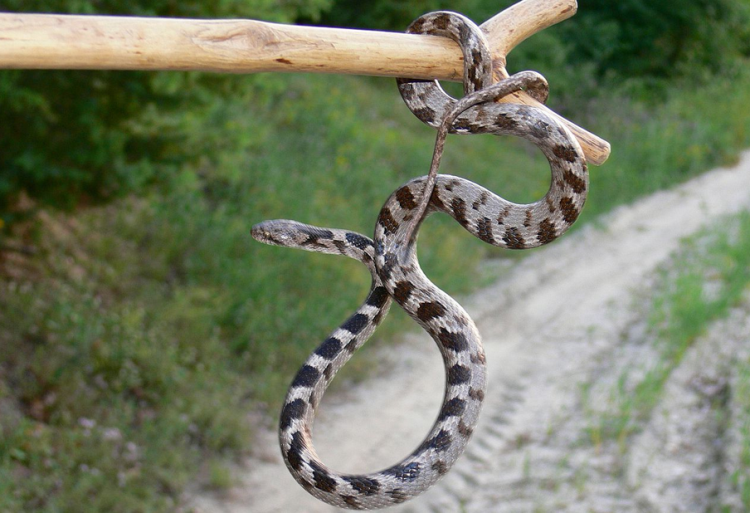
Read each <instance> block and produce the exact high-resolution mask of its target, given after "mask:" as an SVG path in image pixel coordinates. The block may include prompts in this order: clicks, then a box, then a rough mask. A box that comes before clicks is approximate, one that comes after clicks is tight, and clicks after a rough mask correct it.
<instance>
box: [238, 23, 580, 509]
mask: <svg viewBox="0 0 750 513" xmlns="http://www.w3.org/2000/svg"><path fill="white" fill-rule="evenodd" d="M409 31H410V32H413V33H429V34H437V35H443V36H447V37H451V38H452V39H454V40H456V41H457V42H458V43H459V44H460V45H461V48H462V51H463V53H464V62H465V66H464V68H465V69H464V89H465V94H466V95H465V97H464V98H463V99H461V100H455V99H453V98H451V97H450V96H448V95H447V94H446V93H445V92H443V90H442V89H441V88H440V86H439V85H438V84H437V82H435V81H421V80H410V79H399V80H398V84H399V89H400V91H401V94H402V96H403V98H404V100H405V102H406V103H407V105H408V106H409V108H410V109H411V110H412V111H413V112H414V113H415V114H416V115H417V116H418V117H419V118H420V119H421V120H422V121H424V122H425V123H428V124H430V125H432V126H436V127H438V129H439V130H438V137H437V142H436V149H435V153H434V155H433V162H432V166H431V168H430V174H429V175H427V176H425V177H420V178H416V179H413V180H411V181H409V182H408V183H406V184H405V185H403V186H402V187H400V188H399V189H397V190H396V191H395V192H394V193H393V194H392V195H391V196H390V197H389V198H388V200H387V201H386V203H385V205H384V206H383V208H382V210H381V211H380V214H379V216H378V219H377V223H376V225H375V236H374V238H373V239H370V238H368V237H366V236H364V235H361V234H359V233H354V232H350V231H346V230H340V229H327V228H318V227H314V226H310V225H305V224H302V223H298V222H296V221H288V220H273V221H265V222H262V223H260V224H258V225H256V226H254V227H253V229H252V236H253V237H254V238H255V239H257V240H259V241H261V242H264V243H267V244H272V245H278V246H286V247H294V248H301V249H305V250H309V251H317V252H321V253H330V254H336V255H345V256H348V257H351V258H354V259H356V260H358V261H360V262H362V263H363V264H364V265H365V266H367V268H368V269H369V271H370V273H371V274H372V287H371V289H370V293H369V295H368V296H367V298H366V299H365V301H364V303H363V304H362V305H361V306H360V307H359V309H358V310H357V311H356V312H355V313H354V314H353V315H352V316H351V317H349V318H348V319H347V320H346V321H345V322H344V323H343V324H341V326H339V327H338V328H337V329H336V330H334V332H333V333H331V335H330V336H329V337H328V338H327V339H326V340H325V341H324V342H323V343H322V344H321V345H320V346H319V347H318V348H317V349H316V350H315V351H314V352H313V353H312V354H311V355H310V356H309V357H308V359H307V360H306V361H305V364H304V365H303V366H302V368H301V369H300V370H299V372H298V373H297V375H296V377H295V378H294V381H293V382H292V384H291V387H290V388H289V391H288V393H287V396H286V399H285V401H284V406H283V409H282V412H281V423H280V430H279V438H280V443H281V452H282V455H283V458H284V461H285V462H286V465H287V467H288V468H289V471H290V472H291V473H292V475H293V476H294V478H295V479H296V480H297V481H298V482H299V483H300V484H301V485H302V486H303V487H304V488H305V489H306V490H307V491H308V492H310V493H311V494H312V495H314V496H315V497H317V498H319V499H321V500H323V501H325V502H327V503H330V504H333V505H336V506H340V507H345V508H351V509H376V508H382V507H387V506H391V505H394V504H398V503H401V502H404V501H406V500H408V499H410V498H412V497H414V496H416V495H418V494H420V493H422V492H424V491H425V490H426V489H427V488H429V487H430V486H431V485H432V484H434V483H435V482H436V481H437V480H438V479H439V478H440V477H441V476H443V475H444V474H445V473H446V472H447V471H448V470H449V469H450V467H451V466H452V465H453V463H454V462H455V461H456V459H457V458H458V457H459V455H460V454H461V453H462V452H463V450H464V448H465V446H466V444H467V443H468V441H469V438H470V437H471V434H472V431H473V429H474V426H475V424H476V422H477V419H478V416H479V412H480V409H481V405H482V401H483V399H484V394H485V384H486V370H485V356H484V351H483V348H482V344H481V340H480V336H479V333H478V331H477V329H476V327H475V325H474V323H473V321H472V320H471V318H470V317H469V316H468V314H467V313H466V312H465V311H464V310H463V309H462V308H461V306H460V305H459V304H458V303H457V302H456V301H454V300H453V299H452V298H451V297H450V296H448V295H447V294H446V293H444V292H443V291H441V290H440V289H438V288H437V287H436V286H435V285H434V284H433V283H431V282H430V281H429V279H428V278H427V277H426V276H425V275H424V273H423V272H422V270H421V269H420V267H419V263H418V261H417V255H416V239H417V232H418V228H419V226H420V225H421V223H422V221H423V220H424V218H425V217H427V216H428V215H430V214H431V213H433V212H445V213H447V214H448V215H450V216H452V217H453V218H454V219H455V220H456V221H458V223H459V224H460V225H461V226H463V227H464V228H465V229H466V230H467V231H469V232H470V233H471V234H472V235H474V236H475V237H478V238H479V239H481V240H483V241H485V242H487V243H489V244H493V245H495V246H500V247H506V248H511V249H525V248H531V247H536V246H539V245H542V244H546V243H548V242H550V241H552V240H554V239H555V238H557V237H558V236H559V235H560V234H562V233H563V232H564V231H565V230H566V229H567V228H568V227H569V226H570V225H571V224H572V223H573V222H574V221H575V220H576V218H577V217H578V215H579V213H580V210H581V208H582V206H583V203H584V201H585V197H586V190H587V187H588V175H587V169H586V163H585V160H584V158H583V154H582V152H581V149H580V147H579V145H578V143H577V141H576V140H575V138H574V137H573V136H572V135H571V134H570V132H568V130H567V129H566V128H565V127H563V126H562V125H561V124H560V123H559V122H557V121H556V120H555V119H553V118H552V117H550V116H548V115H547V114H545V113H544V112H543V111H542V110H539V109H537V108H533V107H528V106H523V105H517V104H509V103H502V104H501V103H496V102H494V101H492V100H494V99H497V98H498V97H500V96H503V95H504V94H508V93H509V92H512V91H515V90H518V89H521V88H523V89H527V90H529V92H530V93H532V94H534V95H535V96H536V97H537V98H539V99H541V100H544V99H545V98H546V82H545V81H544V79H543V78H542V77H541V76H540V75H538V74H536V73H532V72H523V73H519V74H517V75H514V76H513V77H510V78H509V79H506V80H505V81H501V82H499V83H498V84H494V85H493V84H492V66H491V58H490V53H489V50H488V48H487V43H486V41H485V39H484V36H483V34H482V32H481V30H480V29H479V28H478V27H477V26H476V25H474V24H473V23H472V22H471V21H469V20H468V19H466V18H464V17H463V16H461V15H458V14H455V13H449V12H437V13H430V14H427V15H425V16H422V17H421V18H419V19H417V20H416V21H415V22H414V23H412V25H411V26H410V27H409ZM447 132H454V133H462V132H463V133H472V134H474V133H492V134H498V135H500V134H510V135H515V136H518V137H523V138H525V139H527V140H530V141H532V142H533V143H535V144H536V145H537V146H538V147H539V148H540V149H541V151H542V152H543V153H544V155H545V156H546V157H547V159H548V160H549V163H550V168H551V172H552V180H551V185H550V189H549V191H548V193H547V194H546V195H545V196H544V198H542V199H541V200H539V201H537V202H535V203H531V204H528V205H518V204H514V203H511V202H509V201H506V200H504V199H503V198H501V197H499V196H497V195H495V194H494V193H493V192H491V191H489V190H487V189H485V188H484V187H481V186H479V185H477V184H475V183H473V182H470V181H468V180H466V179H463V178H459V177H455V176H449V175H438V174H437V168H438V166H439V162H440V155H441V153H442V145H443V141H444V139H445V134H446V133H447ZM392 300H396V302H397V303H398V304H399V305H400V306H401V307H402V308H403V309H404V310H405V311H406V312H407V313H408V314H409V315H410V316H411V317H412V318H413V319H414V320H415V321H416V322H417V323H419V325H420V326H422V327H423V328H424V329H425V330H426V331H427V332H428V333H429V334H430V335H431V336H432V338H433V339H434V340H435V342H436V343H437V346H438V348H439V350H440V352H441V354H442V357H443V361H444V365H445V371H446V385H445V396H444V399H443V403H442V406H441V408H440V412H439V413H438V416H437V420H436V421H435V424H434V425H433V427H432V429H431V430H430V432H429V434H428V435H427V437H426V438H425V440H424V442H423V443H422V444H421V445H420V446H419V447H417V448H416V449H415V450H414V452H413V453H412V454H410V455H409V456H407V457H406V458H405V459H404V460H403V461H401V462H400V463H397V464H395V465H393V466H392V467H390V468H387V469H385V470H381V471H379V472H374V473H371V474H365V475H344V474H339V473H336V472H335V471H333V470H331V469H329V468H327V467H326V466H325V465H324V464H323V463H322V462H321V461H320V460H319V458H318V456H317V454H316V452H315V449H314V447H313V444H312V424H313V419H314V417H315V411H316V408H317V406H318V404H319V402H320V399H321V397H322V395H323V393H324V392H325V390H326V388H327V386H328V384H329V383H330V382H331V380H332V379H333V376H334V375H335V374H336V372H337V371H338V370H339V369H340V368H341V367H342V366H343V365H344V364H345V363H346V362H347V361H348V360H349V358H350V357H351V356H352V354H353V353H354V352H355V351H356V350H357V349H358V348H359V347H361V346H362V345H363V344H364V343H365V342H366V341H367V339H368V338H369V337H370V335H371V334H372V333H373V331H374V330H375V328H376V327H377V326H378V324H379V323H380V322H381V321H382V319H383V318H384V317H385V315H386V314H387V312H388V309H389V307H390V305H391V302H392Z"/></svg>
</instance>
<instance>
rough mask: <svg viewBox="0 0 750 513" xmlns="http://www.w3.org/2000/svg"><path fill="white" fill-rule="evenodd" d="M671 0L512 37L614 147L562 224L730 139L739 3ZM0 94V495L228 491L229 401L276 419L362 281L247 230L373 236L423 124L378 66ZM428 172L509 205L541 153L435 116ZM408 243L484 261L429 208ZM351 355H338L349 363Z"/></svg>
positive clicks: (159, 504) (442, 262) (518, 60)
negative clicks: (296, 226) (417, 236)
mask: <svg viewBox="0 0 750 513" xmlns="http://www.w3.org/2000/svg"><path fill="white" fill-rule="evenodd" d="M510 3H511V2H490V1H488V0H456V1H453V2H438V1H434V0H412V1H408V2H401V1H399V2H396V1H392V0H379V1H373V2H370V3H368V4H367V8H366V9H363V8H362V5H361V3H356V2H350V1H347V0H337V1H331V0H295V1H285V2H272V1H270V0H243V1H242V2H240V1H229V0H225V1H221V2H214V3H209V2H196V1H183V2H174V1H166V0H157V1H152V2H145V1H140V0H139V1H137V2H122V1H115V0H111V1H94V0H54V1H53V0H48V1H39V2H33V3H29V2H24V1H22V0H15V1H8V0H0V10H10V11H26V12H30V11H32V10H33V11H38V12H64V13H94V12H96V13H105V14H137V15H145V16H192V17H210V18H213V17H233V16H242V17H252V18H258V19H265V20H272V21H281V22H305V23H321V24H329V25H337V24H339V25H346V26H361V27H371V28H380V29H395V30H402V29H403V28H405V26H406V25H407V24H408V23H409V22H410V21H411V20H412V19H413V18H415V17H417V16H418V15H420V14H422V13H424V12H427V11H430V10H434V9H439V8H450V9H452V10H457V11H461V12H464V13H466V14H467V15H469V16H470V17H472V18H473V19H475V20H484V19H486V18H488V17H490V16H491V15H493V14H495V13H496V12H497V11H498V10H499V9H500V8H501V7H502V6H504V5H509V4H510ZM683 4H684V5H683ZM678 5H679V6H680V8H679V9H678V8H676V7H672V6H670V7H669V8H668V7H661V6H660V5H658V4H657V3H654V2H650V3H647V2H642V1H640V0H626V1H623V2H618V3H617V4H611V3H608V2H598V1H591V2H586V1H582V2H581V6H580V10H579V13H578V14H577V15H576V16H575V17H574V18H573V19H571V20H569V21H567V22H565V23H563V24H561V25H560V26H558V27H553V28H551V29H549V30H546V31H544V32H543V33H540V34H537V35H535V36H534V37H532V38H531V39H529V41H527V42H525V43H524V44H522V45H521V46H520V47H519V48H518V49H516V50H514V52H513V53H512V54H511V56H510V59H509V61H510V65H511V66H512V69H511V71H514V70H516V71H517V70H520V69H526V68H531V69H537V70H539V71H541V72H542V73H544V74H545V76H547V78H548V79H549V80H550V82H551V87H552V98H551V103H552V107H553V108H555V109H557V110H559V111H560V112H562V113H563V114H565V115H566V116H568V117H570V118H571V119H573V120H574V121H575V122H577V123H578V124H580V125H582V126H585V127H586V128H588V129H590V130H592V131H593V132H595V133H597V134H599V135H601V136H602V137H604V138H605V139H608V140H609V141H610V142H611V143H612V147H613V154H612V157H611V158H610V160H609V161H608V163H607V164H606V165H605V166H604V167H602V168H601V169H598V168H592V178H591V196H590V200H589V203H588V204H587V208H586V210H585V211H584V219H583V220H584V222H585V220H590V219H593V218H595V216H596V215H598V214H601V213H603V212H606V211H607V210H609V209H611V208H612V207H613V206H616V205H619V204H622V203H625V202H628V201H631V200H633V199H634V198H636V197H638V196H640V195H643V194H647V193H650V192H653V191H655V190H658V189H660V188H664V187H667V186H669V185H671V184H674V183H677V182H679V181H682V180H685V179H687V178H689V177H690V176H694V175H696V174H697V173H700V172H702V171H704V170H706V169H708V168H710V167H712V166H715V165H717V164H723V163H728V162H732V161H733V160H734V159H736V155H737V153H738V151H739V150H740V149H742V148H745V147H746V146H748V143H749V142H750V119H749V118H748V116H747V115H746V113H747V112H748V111H749V109H750V87H748V85H750V74H749V73H748V72H747V71H745V69H746V62H745V59H746V57H747V52H748V48H749V47H748V44H749V43H748V37H747V31H746V27H748V26H750V24H748V23H747V20H748V14H747V10H748V6H749V5H750V4H749V3H748V2H747V1H746V0H742V1H740V0H732V1H730V0H722V1H718V2H705V1H698V2H695V1H694V2H687V1H683V2H679V3H678ZM0 112H2V113H3V114H2V116H3V121H4V123H2V124H0V139H1V140H2V141H3V151H2V152H0V272H1V273H2V274H1V276H2V277H1V278H0V347H2V348H3V351H0V511H49V512H53V511H55V512H57V511H76V512H82V511H83V512H85V511H102V510H108V511H114V512H117V511H123V512H125V511H169V510H172V509H174V507H175V506H174V504H176V503H177V502H179V501H180V496H181V492H182V490H183V489H184V486H185V485H186V483H188V482H189V481H190V480H192V479H195V477H196V475H199V476H202V477H203V479H204V480H207V481H210V482H211V483H213V484H214V485H217V486H218V485H219V484H220V486H226V485H227V483H226V481H227V476H226V473H225V472H223V471H222V467H221V464H220V462H221V458H222V457H226V456H227V455H230V456H231V455H236V454H238V453H240V451H243V450H246V449H247V448H248V447H249V434H250V433H249V423H248V422H247V420H246V413H247V411H249V410H260V411H262V412H266V411H271V412H272V415H275V411H276V407H277V406H278V404H279V403H280V401H281V400H282V397H283V393H284V392H283V390H284V388H285V387H286V386H287V384H288V382H289V380H290V379H291V376H293V374H294V370H295V369H296V368H297V367H298V366H299V365H300V363H301V362H302V360H303V359H304V357H305V356H306V355H307V354H308V353H309V352H310V351H311V350H312V348H313V347H314V346H315V345H316V344H317V342H318V341H320V340H322V339H323V338H324V337H325V335H326V334H327V332H329V331H330V330H331V329H333V327H334V326H336V325H337V323H338V322H340V321H341V320H343V319H345V318H346V316H347V315H348V314H349V313H350V312H351V311H352V310H353V309H354V308H355V307H356V305H357V304H358V302H359V301H361V300H362V299H363V298H364V296H365V294H366V292H367V288H368V285H369V283H368V282H369V279H368V275H367V272H366V271H364V269H363V268H362V267H361V266H359V265H358V264H357V263H356V262H351V261H348V260H344V259H335V258H333V257H330V256H324V255H315V254H309V253H302V252H294V251H289V250H285V249H283V248H269V247H265V246H261V245H259V244H256V243H254V242H252V241H251V240H250V237H249V229H250V226H251V225H252V224H254V223H255V222H258V221H260V220H263V219H269V218H275V217H284V218H290V219H297V220H300V221H303V222H307V223H312V224H318V225H323V226H335V227H342V228H343V227H346V228H349V229H352V230H357V231H360V232H363V233H371V230H372V226H373V223H374V220H375V217H376V215H377V212H378V210H379V208H380V206H381V205H382V202H383V201H384V200H385V198H386V197H387V196H388V195H389V194H390V192H391V191H393V190H394V189H395V188H396V187H397V186H398V185H400V184H401V183H403V182H404V181H406V180H408V179H409V178H412V177H414V176H417V175H420V174H424V173H425V172H426V170H427V166H428V164H429V159H430V155H431V152H432V144H433V138H434V134H433V132H432V131H431V130H430V129H428V128H426V127H424V126H423V125H421V124H420V123H419V122H418V121H417V120H416V119H415V118H414V117H413V116H412V115H411V114H410V113H409V112H408V111H407V109H405V108H404V107H403V104H402V102H401V99H400V98H399V97H398V94H397V92H396V89H395V85H394V84H393V81H392V80H386V79H374V78H363V77H359V78H357V77H332V76H312V75H307V76H299V75H258V76H249V77H247V76H228V75H227V76H224V75H210V74H201V73H175V72H172V73H136V72H72V71H71V72H52V71H2V72H0ZM519 169H523V170H524V171H523V173H524V177H523V180H520V179H518V177H517V176H516V175H517V170H519ZM443 172H447V173H451V172H452V173H455V174H461V175H463V176H468V177H469V178H471V179H473V180H476V181H478V182H480V183H482V184H484V185H486V186H488V187H489V188H490V189H492V190H495V191H498V193H500V194H502V195H504V196H505V197H508V198H509V199H511V200H515V201H530V200H533V199H535V198H537V197H539V196H540V195H541V194H543V193H544V192H545V190H546V188H547V186H548V182H549V178H548V170H547V164H546V161H545V160H544V158H543V157H542V156H541V154H540V153H539V152H537V151H536V150H535V149H533V148H529V147H528V146H527V145H526V144H524V143H523V142H522V141H518V140H498V139H497V138H491V137H452V138H451V139H450V140H449V142H448V148H447V152H446V156H445V162H444V168H443ZM422 247H423V250H422V251H421V253H420V259H421V261H422V263H423V265H424V267H425V269H426V271H427V273H428V274H429V275H430V276H431V277H433V278H434V279H435V281H436V282H437V283H438V284H439V285H440V286H442V287H444V288H445V289H446V290H447V291H449V292H451V293H461V292H467V291H468V290H470V287H471V284H472V283H475V281H476V280H475V279H473V278H472V276H474V273H475V269H476V265H477V264H478V263H479V262H480V261H481V259H483V258H485V257H487V256H493V257H498V252H497V251H496V250H494V249H493V248H486V247H485V245H483V244H482V243H481V242H478V241H476V240H474V239H473V238H471V237H470V236H469V235H468V234H466V233H465V232H464V231H463V230H457V229H456V226H455V223H452V222H450V220H448V219H440V218H437V216H436V218H435V219H431V220H430V221H429V222H428V224H427V226H426V228H425V230H424V233H423V235H422ZM395 310H397V309H395ZM392 315H394V314H392ZM395 315H396V316H398V314H397V313H396V314H395ZM396 326H397V327H401V328H403V327H404V326H406V324H405V323H404V322H403V319H402V321H401V322H400V323H397V324H396ZM384 328H385V333H386V335H387V334H388V333H389V331H388V330H390V333H392V332H393V331H394V329H395V328H394V324H393V322H392V321H391V322H388V323H386V326H385V327H384ZM382 333H383V330H382V329H381V330H380V334H379V335H378V338H382V337H383V335H382ZM375 343H377V341H375ZM368 366H369V364H368V363H367V362H366V360H363V359H362V357H361V356H359V355H358V356H357V357H355V358H354V360H353V361H352V362H351V363H350V364H349V366H347V369H353V370H348V371H347V372H348V375H349V376H350V377H355V376H356V375H357V373H358V372H359V371H361V370H362V369H364V368H366V367H368Z"/></svg>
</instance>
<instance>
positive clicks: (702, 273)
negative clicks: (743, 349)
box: [590, 212, 750, 446]
mask: <svg viewBox="0 0 750 513" xmlns="http://www.w3.org/2000/svg"><path fill="white" fill-rule="evenodd" d="M749 285H750V213H748V212H744V213H742V214H741V215H739V216H736V217H735V218H732V219H727V220H724V222H722V223H720V224H717V225H716V226H713V227H711V228H709V229H706V230H704V231H702V232H701V233H699V234H696V235H695V236H693V237H691V238H690V239H688V240H686V241H685V242H684V243H683V247H682V249H681V250H680V251H679V252H678V253H677V254H676V255H675V256H674V258H673V259H672V261H671V262H669V263H668V264H667V266H666V267H665V269H664V270H663V272H662V274H661V276H660V278H659V281H658V283H657V285H656V288H655V292H654V295H653V298H652V299H651V303H650V305H649V308H650V311H649V315H648V319H647V323H648V328H647V334H646V339H647V340H651V341H653V343H654V345H655V349H656V351H657V354H658V359H657V361H656V362H655V363H653V364H652V365H650V366H649V368H647V369H646V370H645V372H644V373H642V375H640V377H639V378H638V380H637V381H636V382H635V383H633V380H632V379H631V376H630V374H631V372H632V370H633V369H628V370H626V371H625V372H624V373H623V374H622V375H621V376H620V379H619V380H618V383H617V386H616V389H615V390H614V391H613V393H612V404H611V405H610V407H609V408H608V409H607V410H606V411H604V412H600V413H599V414H595V415H592V417H593V418H592V420H591V427H590V436H591V439H592V441H593V442H594V443H595V444H599V443H601V442H602V441H603V440H606V439H614V440H617V441H618V442H619V443H620V444H621V446H624V444H625V442H626V441H627V439H628V437H629V436H630V435H631V434H633V433H634V432H637V431H639V429H640V428H641V427H642V425H643V422H644V421H645V420H647V419H648V417H649V416H650V414H651V412H652V410H653V408H654V407H655V406H656V405H657V403H658V402H659V400H660V398H661V396H662V392H663V389H664V385H665V383H666V381H667V380H668V379H669V376H670V374H671V373H672V371H673V370H674V369H675V368H676V367H677V366H678V365H679V364H680V362H681V361H682V358H683V357H684V355H685V354H686V352H687V351H688V350H689V349H690V347H691V346H692V344H693V342H694V341H695V340H696V338H697V337H699V336H700V335H702V334H703V333H705V331H706V329H707V328H708V327H709V326H710V325H711V323H712V322H714V321H715V320H717V319H720V318H722V317H724V316H726V315H727V313H728V312H729V310H730V308H731V307H732V306H735V305H736V304H738V303H739V301H740V300H741V299H742V296H743V293H744V292H745V291H746V290H747V288H748V286H749Z"/></svg>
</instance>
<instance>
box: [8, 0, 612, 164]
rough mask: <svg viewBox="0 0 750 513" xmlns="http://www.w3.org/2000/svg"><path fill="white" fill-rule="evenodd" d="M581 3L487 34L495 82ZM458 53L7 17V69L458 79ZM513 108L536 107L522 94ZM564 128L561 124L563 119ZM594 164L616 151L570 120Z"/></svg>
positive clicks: (271, 27)
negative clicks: (520, 48) (514, 54)
mask: <svg viewBox="0 0 750 513" xmlns="http://www.w3.org/2000/svg"><path fill="white" fill-rule="evenodd" d="M576 8H577V4H576V0H523V1H522V2H520V3H518V4H516V5H514V6H512V7H510V8H509V9H506V10H505V11H503V12H501V13H499V14H498V15H497V16H495V17H493V18H492V19H490V20H488V21H487V22H486V23H484V24H483V25H482V28H483V30H485V32H486V33H487V35H488V38H489V41H490V44H491V48H492V50H493V59H494V60H495V63H496V64H497V65H498V75H499V76H498V78H499V77H501V76H503V75H505V74H506V73H505V67H504V66H505V58H506V55H507V54H508V53H509V52H510V51H511V50H512V49H513V48H514V47H515V46H516V45H517V44H518V43H520V42H521V41H523V40H524V39H525V38H527V37H528V36H530V35H532V34H534V33H536V32H538V31H540V30H542V29H544V28H546V27H548V26H550V25H553V24H555V23H557V22H559V21H562V20H564V19H566V18H569V17H570V16H572V15H573V14H575V12H576ZM462 67H463V63H462V56H461V52H460V50H459V48H458V46H457V45H456V43H454V42H453V41H451V40H449V39H447V38H443V37H436V36H429V35H411V34H403V33H396V32H379V31H366V30H350V29H334V28H323V27H306V26H297V25H281V24H274V23H265V22H260V21H252V20H191V19H169V18H132V17H115V16H67V15H51V14H10V13H0V68H8V69H10V68H15V69H24V68H25V69H114V70H200V71H213V72H225V73H256V72H268V71H274V72H279V71H282V72H313V73H339V74H357V75H376V76H406V77H410V78H425V79H430V78H437V79H446V80H460V78H461V74H462ZM513 101H517V102H522V103H527V104H535V103H534V101H533V100H532V99H531V98H530V97H528V96H527V95H526V94H525V93H520V94H518V95H517V96H516V97H514V98H513ZM560 119H563V118H560ZM564 121H565V123H566V124H567V125H568V127H569V128H571V129H572V130H573V131H574V133H575V134H576V136H577V137H578V138H579V141H580V142H581V146H582V148H583V150H584V152H585V153H586V157H587V159H588V160H589V162H591V163H593V164H601V163H603V162H604V161H605V160H606V159H607V157H608V156H609V144H608V143H607V142H606V141H604V140H602V139H600V138H598V137H596V136H595V135H593V134H590V133H589V132H586V131H585V130H583V129H582V128H580V127H577V126H576V125H574V124H573V123H571V122H569V121H567V120H564Z"/></svg>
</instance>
